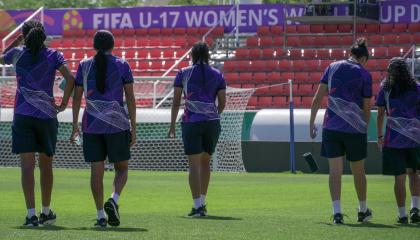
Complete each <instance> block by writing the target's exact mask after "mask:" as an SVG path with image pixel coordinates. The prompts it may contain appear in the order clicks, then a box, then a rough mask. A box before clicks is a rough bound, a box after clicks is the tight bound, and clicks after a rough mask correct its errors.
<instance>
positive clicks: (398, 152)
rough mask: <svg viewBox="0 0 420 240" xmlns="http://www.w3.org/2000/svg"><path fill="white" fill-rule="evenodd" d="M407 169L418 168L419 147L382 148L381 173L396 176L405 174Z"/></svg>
mask: <svg viewBox="0 0 420 240" xmlns="http://www.w3.org/2000/svg"><path fill="white" fill-rule="evenodd" d="M407 169H412V170H420V147H418V148H390V147H384V148H383V149H382V173H383V174H384V175H393V176H398V175H401V174H406V172H407Z"/></svg>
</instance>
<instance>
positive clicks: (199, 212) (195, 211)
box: [188, 207, 206, 217]
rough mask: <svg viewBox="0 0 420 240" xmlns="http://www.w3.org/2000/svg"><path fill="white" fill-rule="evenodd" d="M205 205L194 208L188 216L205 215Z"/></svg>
mask: <svg viewBox="0 0 420 240" xmlns="http://www.w3.org/2000/svg"><path fill="white" fill-rule="evenodd" d="M205 216H206V215H205V214H204V211H203V207H199V208H192V209H191V212H190V213H189V214H188V217H205Z"/></svg>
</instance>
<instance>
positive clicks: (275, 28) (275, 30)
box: [270, 26, 283, 35]
mask: <svg viewBox="0 0 420 240" xmlns="http://www.w3.org/2000/svg"><path fill="white" fill-rule="evenodd" d="M270 32H271V34H273V35H280V34H283V26H271V27H270Z"/></svg>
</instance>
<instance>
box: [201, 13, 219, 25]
mask: <svg viewBox="0 0 420 240" xmlns="http://www.w3.org/2000/svg"><path fill="white" fill-rule="evenodd" d="M211 20H212V21H211ZM217 22H218V20H217V13H216V12H215V11H208V12H206V13H205V14H204V24H205V25H206V26H208V27H213V26H215V25H217Z"/></svg>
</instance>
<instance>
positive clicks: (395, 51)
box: [388, 46, 404, 58]
mask: <svg viewBox="0 0 420 240" xmlns="http://www.w3.org/2000/svg"><path fill="white" fill-rule="evenodd" d="M403 54H404V49H403V48H402V47H398V46H397V47H394V46H390V47H389V48H388V57H389V58H393V57H400V56H402V55H403Z"/></svg>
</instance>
